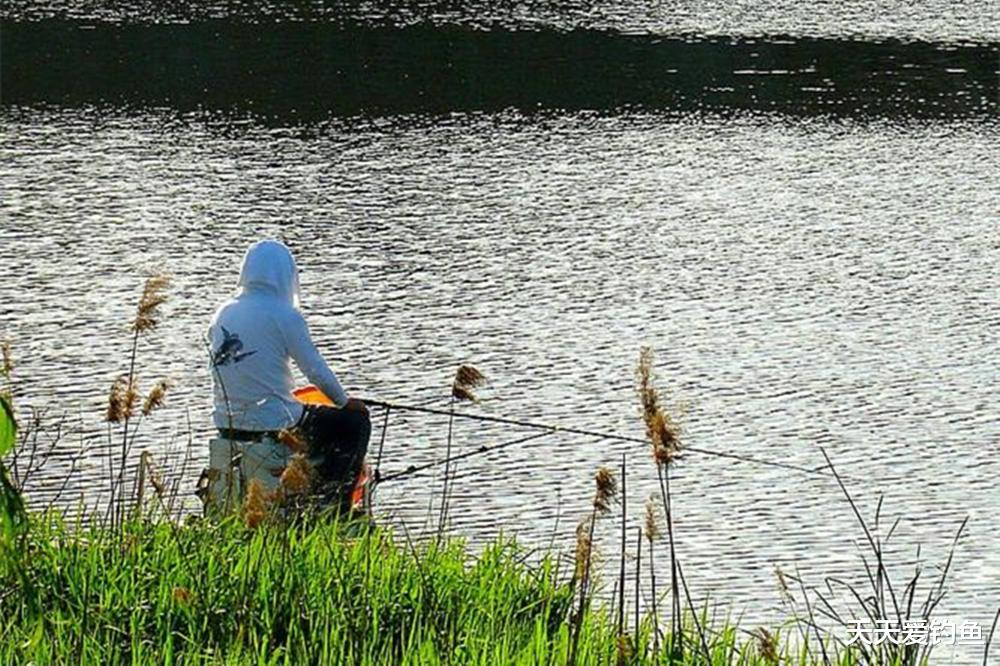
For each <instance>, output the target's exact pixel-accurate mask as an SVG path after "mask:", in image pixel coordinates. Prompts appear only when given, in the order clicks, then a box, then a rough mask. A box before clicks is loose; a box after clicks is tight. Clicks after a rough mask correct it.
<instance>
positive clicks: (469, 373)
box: [451, 365, 486, 402]
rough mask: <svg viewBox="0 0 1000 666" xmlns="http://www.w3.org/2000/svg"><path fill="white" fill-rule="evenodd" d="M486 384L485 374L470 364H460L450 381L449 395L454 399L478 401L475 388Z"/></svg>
mask: <svg viewBox="0 0 1000 666" xmlns="http://www.w3.org/2000/svg"><path fill="white" fill-rule="evenodd" d="M485 384H486V375H484V374H483V373H481V372H480V371H479V370H477V369H476V368H474V367H472V366H471V365H460V366H459V367H458V370H456V371H455V379H454V381H452V383H451V396H452V397H453V398H454V399H456V400H460V401H461V400H465V401H468V402H479V397H478V396H477V395H476V389H478V388H481V387H482V386H484V385H485Z"/></svg>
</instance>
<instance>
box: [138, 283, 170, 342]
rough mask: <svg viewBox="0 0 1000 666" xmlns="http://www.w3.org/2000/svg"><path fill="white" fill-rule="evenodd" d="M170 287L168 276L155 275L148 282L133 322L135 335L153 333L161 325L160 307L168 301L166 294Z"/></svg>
mask: <svg viewBox="0 0 1000 666" xmlns="http://www.w3.org/2000/svg"><path fill="white" fill-rule="evenodd" d="M168 286H170V278H169V277H167V276H166V275H154V276H152V277H150V278H149V279H148V280H146V285H145V286H144V287H143V289H142V298H140V299H139V307H138V308H137V309H136V314H135V319H134V320H133V321H132V330H133V331H134V332H135V333H145V332H146V331H151V330H153V329H154V328H156V326H157V325H158V324H159V323H160V306H161V305H163V304H164V303H165V302H166V301H167V295H166V293H165V292H166V289H167V287H168Z"/></svg>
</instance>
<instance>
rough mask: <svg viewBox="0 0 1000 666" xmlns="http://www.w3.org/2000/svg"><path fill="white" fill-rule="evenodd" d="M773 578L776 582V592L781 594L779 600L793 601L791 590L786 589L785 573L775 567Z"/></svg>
mask: <svg viewBox="0 0 1000 666" xmlns="http://www.w3.org/2000/svg"><path fill="white" fill-rule="evenodd" d="M774 577H775V579H777V581H778V592H779V594H781V598H782V599H783V600H784V601H786V602H791V601H793V600H794V598H793V597H792V591H791V589H790V588H789V587H788V579H787V578H786V576H785V572H784V571H782V570H781V567H779V566H777V565H775V567H774Z"/></svg>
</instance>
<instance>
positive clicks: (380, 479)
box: [375, 430, 555, 483]
mask: <svg viewBox="0 0 1000 666" xmlns="http://www.w3.org/2000/svg"><path fill="white" fill-rule="evenodd" d="M553 433H555V430H546V431H545V432H538V433H535V434H534V435H527V436H526V437H518V438H517V439H512V440H510V441H507V442H503V443H501V444H494V445H493V446H480V447H477V448H476V449H473V450H471V451H466V452H465V453H460V454H458V455H454V456H451V457H450V458H446V459H444V460H435V461H433V462H429V463H425V464H423V465H410V466H409V467H407V468H406V469H403V470H400V471H398V472H393V473H392V474H385V475H382V474H380V473H379V472H378V468H376V469H375V481H376V483H384V482H386V481H394V480H396V479H400V478H403V477H405V476H410V475H411V474H416V473H418V472H422V471H424V470H426V469H430V468H432V467H437V466H438V465H444V464H445V463H453V462H455V461H456V460H462V459H463V458H468V457H470V456H475V455H479V454H480V453H490V452H491V451H499V450H500V449H505V448H507V447H508V446H514V445H515V444H523V443H524V442H529V441H531V440H533V439H539V438H541V437H547V436H548V435H551V434H553Z"/></svg>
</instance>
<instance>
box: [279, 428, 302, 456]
mask: <svg viewBox="0 0 1000 666" xmlns="http://www.w3.org/2000/svg"><path fill="white" fill-rule="evenodd" d="M278 441H279V442H281V443H282V444H284V445H285V446H287V447H288V448H290V449H291V450H292V451H293V452H295V453H308V452H309V443H308V442H307V441H306V438H305V436H304V435H303V434H302V431H301V430H300V429H299V428H285V429H284V430H280V431H278Z"/></svg>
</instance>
